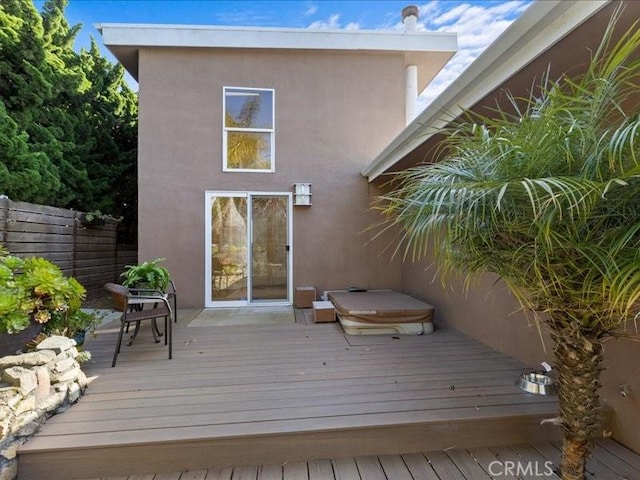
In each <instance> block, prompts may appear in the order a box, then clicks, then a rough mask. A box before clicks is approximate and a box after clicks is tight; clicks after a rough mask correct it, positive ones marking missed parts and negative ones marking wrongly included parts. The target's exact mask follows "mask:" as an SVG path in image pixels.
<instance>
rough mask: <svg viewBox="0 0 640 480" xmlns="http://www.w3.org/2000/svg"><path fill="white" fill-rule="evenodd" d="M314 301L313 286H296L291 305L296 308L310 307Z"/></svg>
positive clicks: (314, 290) (314, 292)
mask: <svg viewBox="0 0 640 480" xmlns="http://www.w3.org/2000/svg"><path fill="white" fill-rule="evenodd" d="M315 301H316V289H315V288H314V287H296V294H295V297H294V299H293V306H294V307H296V308H311V307H312V306H313V302H315Z"/></svg>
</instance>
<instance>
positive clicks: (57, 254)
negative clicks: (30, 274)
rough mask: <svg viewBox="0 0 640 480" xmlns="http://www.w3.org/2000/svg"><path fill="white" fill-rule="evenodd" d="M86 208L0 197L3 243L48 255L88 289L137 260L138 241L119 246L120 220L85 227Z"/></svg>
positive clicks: (17, 249) (12, 248)
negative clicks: (136, 244) (74, 208)
mask: <svg viewBox="0 0 640 480" xmlns="http://www.w3.org/2000/svg"><path fill="white" fill-rule="evenodd" d="M81 215H82V212H77V211H73V210H66V209H62V208H55V207H48V206H44V205H35V204H32V203H24V202H14V201H11V200H9V199H8V198H0V244H1V245H3V246H4V247H5V248H6V249H7V250H9V252H10V253H12V254H13V255H17V256H20V257H27V256H38V257H44V258H46V259H48V260H50V261H52V262H54V263H55V264H56V265H58V266H59V267H60V268H61V269H62V271H63V272H64V273H65V274H66V275H69V276H72V277H75V278H76V279H77V280H78V281H79V282H80V283H81V284H82V285H83V286H84V287H85V288H86V289H87V290H97V289H101V288H102V287H103V285H104V284H105V282H112V281H116V280H118V276H119V275H120V272H122V270H123V269H124V266H125V265H128V264H132V263H133V264H135V263H136V262H137V257H138V253H137V250H136V247H135V245H118V243H117V238H116V237H117V223H116V222H115V221H107V222H106V223H105V224H104V225H96V226H84V225H83V224H82V223H81V221H80V217H81Z"/></svg>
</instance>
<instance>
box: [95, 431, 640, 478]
mask: <svg viewBox="0 0 640 480" xmlns="http://www.w3.org/2000/svg"><path fill="white" fill-rule="evenodd" d="M605 445H606V447H607V450H608V451H609V452H612V453H613V452H614V451H615V452H616V454H615V456H616V457H617V459H616V458H613V457H607V458H606V459H605V458H602V459H601V461H604V462H607V461H611V463H600V462H599V465H600V467H599V469H600V470H599V472H595V473H594V472H593V471H590V472H589V473H588V474H587V479H588V480H607V479H615V480H632V479H635V478H639V477H638V476H637V475H635V473H634V475H633V476H628V477H624V476H621V475H618V474H615V473H613V470H612V468H615V466H616V465H618V462H619V461H621V459H622V458H625V459H626V460H624V462H625V463H627V464H628V465H630V464H633V463H637V462H640V455H637V454H635V453H633V452H631V451H630V450H628V449H626V448H625V447H624V446H622V445H620V444H619V443H616V442H614V441H612V440H605V441H602V440H599V441H597V448H600V447H602V448H604V447H605ZM549 449H551V450H549ZM495 450H496V451H498V452H501V453H502V455H503V456H504V457H505V458H507V457H509V458H518V457H519V458H522V459H523V460H524V461H525V462H526V461H534V462H535V461H540V460H541V459H542V460H545V461H546V460H548V459H550V458H549V457H552V458H554V459H556V460H553V463H554V468H557V461H558V460H559V458H560V457H559V455H558V454H559V450H557V448H556V446H554V445H552V444H551V443H546V442H545V443H537V444H535V445H531V444H518V445H513V446H503V447H501V448H497V449H495ZM541 452H546V453H547V454H549V455H548V456H545V455H543V454H542V453H541ZM514 455H515V456H514ZM427 458H429V460H427ZM497 460H498V457H497V456H496V454H495V453H493V452H491V451H490V450H489V449H488V448H484V447H481V448H477V449H469V450H464V449H455V450H448V451H446V452H444V451H438V452H426V453H412V454H407V455H402V456H400V455H384V456H378V457H376V456H363V457H356V458H353V457H344V458H334V459H332V460H312V461H309V462H296V463H289V464H284V465H276V464H270V465H258V466H255V465H254V466H238V467H227V468H223V469H222V468H219V469H209V470H204V471H185V472H172V473H165V474H163V473H157V474H155V475H154V474H152V475H150V476H149V475H145V476H137V475H131V476H120V477H102V478H98V479H94V480H198V479H206V480H234V479H240V478H242V479H245V478H250V479H252V480H255V479H257V480H481V479H485V478H496V479H498V478H499V479H500V480H502V479H517V480H531V479H539V478H549V479H552V478H557V477H555V476H554V475H547V474H546V472H544V473H543V472H542V471H539V472H538V474H535V472H534V473H533V475H528V474H527V473H524V474H521V475H520V476H518V477H516V476H513V475H509V474H508V473H505V472H503V471H501V470H500V469H499V468H496V467H494V473H497V475H496V476H493V477H491V476H490V475H488V474H487V472H488V470H487V469H488V468H489V467H488V465H489V464H490V463H491V462H495V461H497ZM430 462H431V463H430ZM432 465H433V466H432ZM434 468H435V469H436V470H437V472H438V474H436V473H435V471H434ZM256 475H257V477H256Z"/></svg>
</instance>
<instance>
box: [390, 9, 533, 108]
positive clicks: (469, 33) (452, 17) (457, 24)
mask: <svg viewBox="0 0 640 480" xmlns="http://www.w3.org/2000/svg"><path fill="white" fill-rule="evenodd" d="M530 3H531V2H529V1H526V0H513V1H510V2H504V3H495V4H490V5H488V6H487V5H480V4H472V3H463V4H460V5H457V6H456V7H454V8H452V9H450V10H447V9H446V4H443V3H440V2H438V1H437V0H433V1H431V2H429V3H425V4H423V5H420V6H419V9H420V18H419V23H418V26H419V29H420V30H430V31H434V30H435V31H440V32H455V33H457V34H458V52H457V53H456V54H455V55H454V56H453V58H452V59H451V60H450V61H449V63H448V64H447V65H446V66H445V67H444V69H443V70H442V71H441V72H440V73H439V74H438V75H437V76H436V78H434V79H433V81H432V82H431V84H430V85H429V86H427V88H426V89H425V90H424V92H422V94H421V95H420V96H419V97H418V111H422V110H423V109H424V108H425V107H426V106H427V105H428V104H429V103H431V101H432V100H433V99H434V98H435V97H437V96H438V95H439V94H440V93H442V91H443V90H444V89H445V88H446V87H447V86H448V85H449V84H450V83H451V82H452V81H453V80H455V79H456V78H458V76H459V75H460V74H461V73H462V72H463V71H464V70H465V69H466V68H467V67H468V66H469V64H470V63H471V62H473V61H474V60H475V59H476V58H477V57H478V56H479V55H480V54H481V53H482V52H483V51H484V50H485V49H486V48H487V47H488V46H489V45H490V44H491V43H493V41H494V40H495V39H496V38H498V37H499V36H500V34H501V33H502V32H504V31H505V30H506V29H507V27H508V26H509V25H511V23H512V22H513V21H514V20H515V19H516V18H518V17H519V16H520V15H521V14H522V12H523V11H524V10H525V9H526V8H527V7H528V6H529V5H530ZM400 28H401V26H400Z"/></svg>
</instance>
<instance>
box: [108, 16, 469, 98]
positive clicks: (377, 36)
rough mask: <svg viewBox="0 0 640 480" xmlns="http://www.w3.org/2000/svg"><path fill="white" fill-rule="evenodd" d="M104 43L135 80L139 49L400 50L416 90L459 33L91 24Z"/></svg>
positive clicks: (444, 59)
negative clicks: (413, 68)
mask: <svg viewBox="0 0 640 480" xmlns="http://www.w3.org/2000/svg"><path fill="white" fill-rule="evenodd" d="M96 28H97V29H98V31H99V32H100V33H101V35H102V38H103V42H104V44H105V46H106V47H107V48H108V49H109V50H110V51H111V52H112V53H113V54H114V56H115V57H116V58H117V59H118V61H119V62H120V63H121V64H122V65H123V66H124V67H125V68H126V69H127V71H128V72H129V73H130V74H131V75H132V76H133V77H134V78H136V79H137V77H138V52H139V50H140V49H141V48H156V47H164V48H222V49H257V50H262V49H271V50H307V51H309V50H310V51H333V52H339V51H343V52H354V51H357V52H376V53H384V52H388V53H396V54H397V53H402V54H404V58H405V65H416V66H417V67H418V79H419V85H418V87H419V88H420V90H422V89H424V88H425V87H426V86H427V85H428V84H429V82H430V81H431V80H432V79H433V77H434V76H435V75H436V74H437V73H438V72H439V71H440V70H441V69H442V67H443V66H444V65H445V64H446V63H447V62H448V61H449V59H450V58H451V57H452V56H453V55H454V53H455V52H456V51H457V48H458V37H457V35H456V34H455V33H447V32H411V33H405V32H392V31H377V30H310V29H282V28H260V27H241V28H236V27H212V26H203V25H151V24H113V23H103V24H98V25H96Z"/></svg>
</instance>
